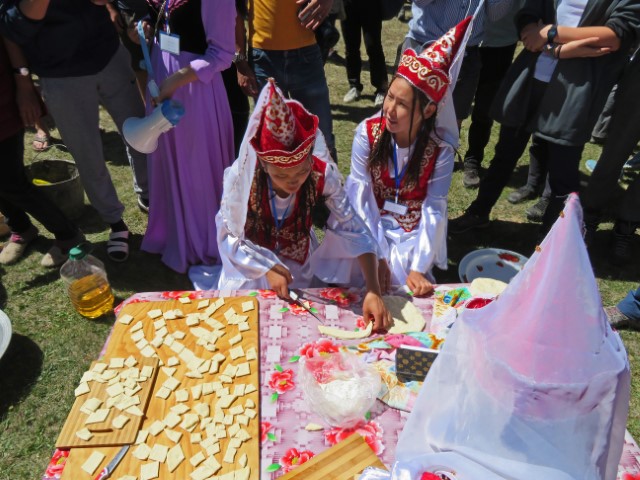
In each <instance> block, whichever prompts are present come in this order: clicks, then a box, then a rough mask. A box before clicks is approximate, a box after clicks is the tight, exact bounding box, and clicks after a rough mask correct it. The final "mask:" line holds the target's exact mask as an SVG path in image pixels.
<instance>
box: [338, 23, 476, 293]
mask: <svg viewBox="0 0 640 480" xmlns="http://www.w3.org/2000/svg"><path fill="white" fill-rule="evenodd" d="M470 20H471V17H469V18H467V19H465V20H463V21H462V22H460V24H458V25H457V26H456V27H454V28H452V29H451V30H450V31H449V32H447V33H446V34H445V35H444V36H442V37H441V38H440V39H439V40H437V41H436V42H434V43H433V44H431V45H430V46H429V47H428V48H427V49H426V50H425V51H424V52H422V53H421V54H420V55H418V54H416V52H414V51H413V50H411V49H407V50H406V51H405V52H404V54H403V56H402V58H401V61H400V64H399V66H398V70H397V72H396V74H395V76H394V78H393V80H392V81H391V84H390V85H389V89H388V91H387V95H386V97H385V100H384V104H383V107H382V110H381V112H380V113H379V114H376V115H374V116H373V117H370V118H368V119H366V120H364V121H363V122H361V123H360V125H358V127H357V129H356V134H355V138H354V140H353V149H352V154H351V173H350V175H349V177H348V178H347V182H346V185H345V188H346V190H347V195H348V197H349V200H350V201H351V204H352V205H353V207H354V208H355V210H356V212H357V213H358V215H359V216H360V217H361V218H362V219H363V220H364V221H365V222H366V224H367V226H368V227H369V229H370V230H371V231H372V233H373V235H374V236H375V237H376V239H377V242H378V245H379V247H380V249H381V250H382V252H383V258H382V259H380V264H379V267H378V268H379V275H380V284H381V286H382V289H383V291H385V290H386V289H387V288H388V287H389V286H390V285H391V284H393V285H405V284H406V285H407V287H408V288H409V289H410V290H411V291H412V292H413V294H414V295H416V296H422V295H427V294H429V293H431V292H432V291H433V285H432V282H434V277H433V275H432V273H431V270H432V268H433V266H434V265H435V266H437V267H438V268H441V269H446V268H447V244H446V240H447V194H448V191H449V185H450V184H451V174H452V172H453V164H454V154H455V146H457V145H458V127H457V125H456V121H455V115H454V113H453V102H452V101H451V99H450V98H449V97H450V94H447V93H448V87H449V85H450V84H451V83H455V77H456V76H457V73H455V72H457V69H458V65H457V63H458V62H457V60H456V58H457V57H456V55H457V52H458V51H460V53H461V54H462V53H463V52H464V43H466V37H465V32H466V30H467V27H468V25H469V22H470ZM453 65H455V66H456V68H452V66H453ZM450 72H452V75H451V76H450ZM452 77H453V78H452ZM436 114H437V117H436Z"/></svg>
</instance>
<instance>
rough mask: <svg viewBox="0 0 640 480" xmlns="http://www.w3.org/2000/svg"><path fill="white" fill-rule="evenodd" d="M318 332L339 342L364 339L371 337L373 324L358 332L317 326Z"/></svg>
mask: <svg viewBox="0 0 640 480" xmlns="http://www.w3.org/2000/svg"><path fill="white" fill-rule="evenodd" d="M318 330H319V331H320V333H321V334H323V335H327V336H329V337H335V338H339V339H341V340H353V339H357V338H365V337H368V336H369V335H371V332H373V322H370V323H369V325H367V328H365V329H364V330H358V331H357V332H356V331H354V330H344V329H342V328H338V327H325V326H324V325H318Z"/></svg>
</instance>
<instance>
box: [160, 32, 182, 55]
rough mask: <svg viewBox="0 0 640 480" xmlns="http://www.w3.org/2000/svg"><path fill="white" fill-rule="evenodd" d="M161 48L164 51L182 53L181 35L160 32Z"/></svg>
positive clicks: (175, 53)
mask: <svg viewBox="0 0 640 480" xmlns="http://www.w3.org/2000/svg"><path fill="white" fill-rule="evenodd" d="M160 49H161V50H162V51H163V52H169V53H173V54H174V55H180V35H175V34H173V33H166V32H160Z"/></svg>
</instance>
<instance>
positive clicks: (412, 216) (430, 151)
mask: <svg viewBox="0 0 640 480" xmlns="http://www.w3.org/2000/svg"><path fill="white" fill-rule="evenodd" d="M366 127H367V137H368V139H369V148H370V150H372V149H373V146H374V145H375V143H376V142H377V141H378V140H379V138H380V135H381V134H382V132H383V131H384V128H385V120H384V118H380V117H376V118H370V119H368V120H367V121H366ZM439 153H440V147H438V145H436V143H435V142H434V141H433V140H430V141H429V143H428V144H427V148H426V149H425V152H424V156H423V157H422V162H421V163H420V175H419V176H418V184H417V185H408V182H407V177H406V176H405V177H404V178H403V179H402V181H401V182H400V191H399V192H398V202H399V203H401V204H403V205H406V206H407V213H406V214H405V215H400V214H398V213H393V212H388V211H387V210H384V209H383V208H382V207H383V206H384V202H385V200H391V201H394V200H395V196H396V182H395V179H394V178H391V176H390V175H389V164H388V162H387V163H385V166H384V167H380V166H374V167H372V168H371V180H372V181H373V194H374V196H375V198H376V203H377V204H378V208H379V209H380V215H391V216H393V218H395V219H396V220H397V222H398V223H399V224H400V226H401V227H402V228H403V229H404V231H405V232H410V231H412V230H413V229H414V228H416V226H417V225H418V223H420V218H421V217H422V203H423V202H424V199H425V198H427V188H428V184H429V179H430V178H431V175H432V174H433V169H434V168H435V165H436V160H437V158H438V155H439Z"/></svg>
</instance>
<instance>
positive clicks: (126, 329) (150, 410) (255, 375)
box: [62, 297, 260, 480]
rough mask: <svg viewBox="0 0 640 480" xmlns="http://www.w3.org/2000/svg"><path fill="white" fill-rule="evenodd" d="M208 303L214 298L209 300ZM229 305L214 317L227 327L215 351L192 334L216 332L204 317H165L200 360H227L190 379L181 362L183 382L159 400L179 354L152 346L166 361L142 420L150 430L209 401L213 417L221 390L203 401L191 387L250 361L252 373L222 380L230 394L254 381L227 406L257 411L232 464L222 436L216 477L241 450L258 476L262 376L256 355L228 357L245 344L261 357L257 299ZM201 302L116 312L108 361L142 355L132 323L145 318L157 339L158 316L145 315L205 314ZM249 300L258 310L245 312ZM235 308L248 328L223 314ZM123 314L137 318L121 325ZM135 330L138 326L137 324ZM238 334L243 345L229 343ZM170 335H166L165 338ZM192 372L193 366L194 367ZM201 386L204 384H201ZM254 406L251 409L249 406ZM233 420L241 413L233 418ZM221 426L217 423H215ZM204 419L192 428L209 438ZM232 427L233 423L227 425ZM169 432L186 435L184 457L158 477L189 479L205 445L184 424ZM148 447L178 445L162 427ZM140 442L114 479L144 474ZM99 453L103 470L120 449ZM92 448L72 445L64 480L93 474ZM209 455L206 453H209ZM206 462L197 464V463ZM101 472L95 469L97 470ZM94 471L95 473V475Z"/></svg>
mask: <svg viewBox="0 0 640 480" xmlns="http://www.w3.org/2000/svg"><path fill="white" fill-rule="evenodd" d="M210 300H211V301H210V303H211V304H213V302H214V301H215V300H216V299H210ZM224 300H225V303H224V305H223V306H222V307H220V308H219V309H218V310H217V311H216V312H215V313H213V314H212V315H211V318H212V319H213V320H216V321H218V322H220V323H222V324H223V325H224V332H225V334H224V335H223V336H222V337H221V338H220V339H219V340H218V341H217V342H216V343H215V347H216V349H215V350H214V351H213V352H212V351H209V350H207V349H206V348H205V346H204V345H199V344H198V338H197V337H196V336H194V335H193V334H192V333H191V332H192V330H191V329H192V328H197V327H200V328H205V329H207V330H213V328H212V327H211V326H210V325H209V324H207V323H205V322H204V321H201V322H200V323H199V325H197V326H188V325H187V323H186V322H187V319H186V318H179V319H176V320H166V321H165V328H166V329H167V331H168V334H170V335H172V336H174V335H178V336H180V334H179V333H178V334H176V332H183V333H184V334H185V336H184V338H181V339H179V343H180V344H182V345H184V348H185V349H188V350H190V351H191V352H193V354H194V355H195V356H196V357H198V358H200V359H211V358H212V357H213V356H214V355H215V354H216V353H222V354H223V355H224V356H225V360H224V361H223V362H221V363H220V365H219V370H218V373H213V374H209V373H205V374H203V377H204V378H202V379H198V378H189V377H187V376H186V374H187V372H188V371H189V370H190V369H189V368H187V365H186V363H187V362H185V361H183V360H180V363H179V364H178V365H176V366H175V368H176V371H175V372H173V375H172V377H173V378H175V379H176V380H178V381H179V382H180V384H179V385H178V386H177V388H176V389H175V390H174V392H173V393H172V394H171V395H170V396H169V397H168V398H167V399H166V400H165V399H162V398H159V397H158V396H157V394H158V392H159V391H160V390H161V388H162V386H163V384H164V383H165V382H166V381H167V380H168V379H169V378H170V377H169V375H167V372H166V370H165V368H166V367H168V365H169V359H170V358H171V357H177V358H179V354H177V353H176V352H175V351H174V350H173V349H172V348H171V347H169V346H167V344H166V343H165V344H163V345H161V346H160V347H157V348H156V347H154V349H155V352H156V354H157V355H158V357H159V359H160V361H161V362H162V364H163V365H164V367H163V366H161V367H160V368H159V373H158V376H157V379H156V382H155V385H154V389H153V392H152V394H151V397H150V401H149V405H148V407H147V410H146V417H145V419H144V423H143V424H142V430H146V431H149V430H150V428H151V426H152V425H153V424H154V422H156V421H162V420H163V419H165V418H166V417H167V415H168V414H169V413H170V409H171V407H173V406H175V405H178V404H184V405H186V406H187V407H189V408H190V409H191V410H190V411H189V413H193V411H194V410H193V407H194V406H195V405H196V404H199V403H206V404H209V405H210V409H211V415H212V416H213V415H214V413H213V412H214V410H215V406H216V404H217V402H218V401H219V400H220V399H219V398H218V396H217V393H216V392H214V393H211V394H208V395H202V394H201V396H200V398H199V399H197V400H196V399H194V397H193V394H192V393H193V391H194V390H193V389H194V388H195V389H196V390H197V389H199V388H201V386H202V385H203V384H204V383H209V384H210V383H211V382H217V381H220V376H221V374H222V372H224V371H225V368H226V367H227V365H228V364H233V365H237V364H238V363H243V362H245V361H247V362H248V363H249V366H250V370H251V371H250V374H249V375H245V376H241V377H235V378H233V380H232V383H224V384H222V385H223V386H224V387H227V388H229V389H230V393H232V392H233V390H234V388H235V387H236V386H237V385H253V386H255V388H256V390H255V391H253V392H251V393H248V394H245V395H242V396H239V397H238V398H237V399H236V400H234V401H233V403H232V404H231V406H230V407H229V408H233V407H235V406H238V405H239V406H243V407H244V408H246V407H245V406H246V405H247V402H248V404H249V405H254V408H253V410H255V417H254V418H252V419H250V420H249V421H248V425H246V426H242V428H244V429H245V430H246V431H247V432H248V434H249V435H250V436H251V438H250V439H249V440H247V441H245V442H244V443H242V445H241V446H240V448H239V449H238V450H237V453H236V455H235V459H234V463H226V462H224V461H223V458H224V456H225V452H226V451H227V447H228V446H229V444H230V441H231V438H230V436H229V435H227V437H226V438H221V439H219V447H220V452H219V453H217V454H215V458H216V459H217V461H218V462H219V463H220V464H221V465H222V468H221V469H220V470H218V471H217V472H216V473H215V475H216V476H222V475H224V474H225V473H229V472H233V471H234V470H236V469H238V468H240V467H239V465H238V462H239V459H240V457H242V456H243V454H246V456H247V460H248V463H247V466H248V467H249V468H250V471H251V474H250V477H249V478H250V479H251V480H253V479H258V478H259V477H260V470H259V468H260V445H259V444H260V414H259V389H260V380H259V368H258V359H257V358H256V359H255V360H246V357H241V358H238V359H235V360H234V359H232V358H231V355H230V350H231V349H232V348H235V347H238V346H241V347H242V349H243V351H244V352H245V353H246V352H247V351H248V350H249V349H251V348H253V349H255V351H256V352H257V353H258V355H259V344H258V335H259V332H258V308H259V307H258V303H257V301H256V299H255V298H253V297H233V298H225V299H224ZM199 301H200V300H198V299H194V300H192V303H187V304H183V303H180V302H179V301H177V300H171V301H166V302H144V303H134V304H129V305H127V306H125V307H124V308H123V309H122V311H121V312H120V314H119V316H118V320H117V321H116V323H115V325H114V329H113V332H112V335H111V339H110V340H109V344H108V347H107V351H106V354H105V359H109V358H112V357H125V358H126V357H128V356H129V355H133V356H135V357H137V358H144V357H143V356H141V351H140V349H139V347H137V346H136V344H135V341H134V340H132V338H131V331H130V330H131V328H132V327H134V326H135V325H136V324H137V322H138V321H142V331H143V332H144V337H145V338H146V339H147V340H148V341H149V342H151V340H152V339H153V338H154V336H155V333H156V332H157V326H156V325H154V322H157V321H158V320H159V319H155V320H154V319H151V318H149V317H148V316H147V313H148V312H150V311H152V310H156V309H160V310H162V311H164V312H167V311H169V310H174V309H180V310H182V312H183V313H184V314H185V316H186V315H187V314H189V313H198V312H201V313H202V312H204V311H205V310H206V307H204V308H200V309H198V307H197V306H198V302H199ZM245 302H252V303H253V306H254V309H253V310H251V311H247V312H243V309H242V304H243V303H245ZM230 307H232V308H233V309H234V310H235V312H237V313H238V314H239V315H244V316H247V317H248V319H247V323H248V326H249V330H246V331H242V332H240V329H239V326H238V325H235V324H229V323H228V322H227V319H226V318H225V315H224V314H225V312H226V311H227V310H228V309H229V308H230ZM124 315H132V316H133V317H134V319H133V321H132V322H131V323H130V324H129V325H124V324H122V323H120V321H119V320H120V319H121V318H122V317H123V316H124ZM134 328H135V327H134ZM238 334H241V336H242V338H241V341H240V342H239V343H236V344H234V345H231V344H230V343H229V340H230V339H232V338H233V337H236V336H237V335H238ZM165 338H166V337H165ZM191 370H192V369H191ZM199 386H200V387H199ZM182 389H186V390H187V391H188V400H187V401H185V402H178V401H177V399H176V395H175V391H178V390H182ZM250 409H251V408H250ZM224 412H225V414H227V415H228V414H229V409H225V410H224ZM233 418H234V419H236V418H237V417H236V416H234V417H233ZM216 425H217V424H216ZM200 426H201V423H200V424H198V426H197V427H196V428H195V429H194V430H193V431H192V432H191V433H201V435H202V438H205V437H206V435H205V431H204V430H202V429H201V428H200ZM226 427H227V428H229V427H230V426H229V425H226ZM171 430H173V431H176V432H180V433H182V436H181V438H180V440H179V442H178V444H179V445H180V447H181V449H182V451H183V452H184V456H185V460H184V461H183V462H182V463H181V464H180V465H179V466H178V467H177V469H176V470H174V471H173V472H169V469H168V466H167V464H166V463H164V464H163V463H161V464H160V469H159V477H158V478H160V479H180V480H183V479H184V480H188V479H190V475H191V473H193V471H194V470H195V469H196V468H195V467H193V466H192V465H191V463H190V462H189V460H190V458H191V457H192V456H193V455H195V454H196V453H198V452H201V451H202V452H203V453H205V452H204V449H203V448H202V447H201V446H200V445H199V444H198V443H191V433H190V432H188V431H186V430H184V429H183V428H181V426H180V424H178V425H176V426H175V427H172V428H171ZM145 443H147V444H148V446H149V447H150V448H153V446H154V445H156V444H159V445H165V446H167V447H169V448H171V447H173V446H174V445H175V443H174V442H173V441H172V440H170V439H169V438H168V437H167V435H166V433H165V432H164V431H161V432H160V433H158V434H157V435H156V436H153V435H151V434H149V435H148V437H147V440H146V442H145ZM136 448H137V445H132V447H131V448H130V449H129V451H128V452H127V454H126V455H125V457H124V458H123V460H122V462H121V463H120V464H119V465H118V467H117V468H116V470H115V471H114V473H113V475H112V478H114V479H118V478H119V477H121V476H123V475H133V476H135V477H137V478H140V476H141V475H140V468H141V466H142V465H145V464H148V463H150V462H151V461H150V460H149V461H141V460H138V459H137V458H135V457H134V456H133V452H135V450H136ZM98 450H99V451H100V452H101V453H103V454H104V455H105V459H104V460H103V462H102V464H101V465H100V466H99V468H100V469H101V468H104V466H105V465H106V464H107V463H108V462H109V461H110V460H111V459H112V458H113V457H114V456H115V455H116V453H117V452H118V450H119V448H118V447H111V448H100V449H98ZM93 451H94V449H93V448H72V449H71V452H70V455H69V458H68V459H67V464H66V466H65V469H64V471H63V475H62V479H63V480H84V479H90V478H93V477H91V476H90V475H88V474H87V473H85V472H84V471H83V470H82V469H81V467H82V465H83V463H84V462H85V461H86V459H87V458H88V457H89V456H90V455H91V453H92V452H93ZM205 455H206V454H205ZM200 466H202V464H200V465H199V467H200ZM97 471H99V470H96V472H97ZM94 475H95V474H94Z"/></svg>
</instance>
